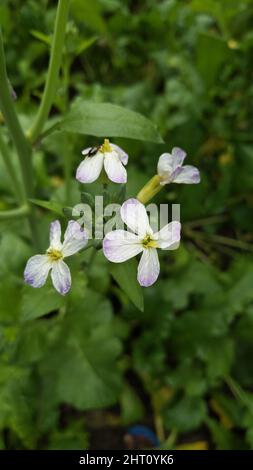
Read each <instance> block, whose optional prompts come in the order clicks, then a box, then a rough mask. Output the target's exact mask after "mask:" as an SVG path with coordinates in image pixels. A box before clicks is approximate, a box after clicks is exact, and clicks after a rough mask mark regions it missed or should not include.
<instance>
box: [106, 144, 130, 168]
mask: <svg viewBox="0 0 253 470" xmlns="http://www.w3.org/2000/svg"><path fill="white" fill-rule="evenodd" d="M110 146H111V147H112V149H113V150H115V151H116V152H117V154H118V155H119V158H120V161H121V162H122V163H123V165H127V163H128V154H127V153H126V152H125V151H124V150H123V149H122V148H121V147H119V146H118V145H115V144H110Z"/></svg>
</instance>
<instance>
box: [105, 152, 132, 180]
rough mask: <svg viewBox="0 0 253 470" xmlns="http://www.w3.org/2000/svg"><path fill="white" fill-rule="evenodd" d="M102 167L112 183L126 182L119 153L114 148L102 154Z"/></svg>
mask: <svg viewBox="0 0 253 470" xmlns="http://www.w3.org/2000/svg"><path fill="white" fill-rule="evenodd" d="M104 167H105V171H106V174H107V176H108V178H109V179H110V180H111V181H113V182H114V183H126V182H127V172H126V169H125V168H124V166H123V164H122V163H121V160H120V158H119V155H118V154H117V152H115V150H113V151H112V152H106V153H105V156H104Z"/></svg>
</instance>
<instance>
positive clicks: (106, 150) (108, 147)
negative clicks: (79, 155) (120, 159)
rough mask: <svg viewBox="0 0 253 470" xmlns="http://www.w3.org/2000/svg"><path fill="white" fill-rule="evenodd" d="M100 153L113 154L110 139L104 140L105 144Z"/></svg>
mask: <svg viewBox="0 0 253 470" xmlns="http://www.w3.org/2000/svg"><path fill="white" fill-rule="evenodd" d="M99 151H100V152H102V153H106V152H112V147H111V146H110V141H109V139H105V140H104V143H103V144H102V145H101V147H100V148H99Z"/></svg>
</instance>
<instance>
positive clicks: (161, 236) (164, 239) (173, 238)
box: [154, 222, 181, 250]
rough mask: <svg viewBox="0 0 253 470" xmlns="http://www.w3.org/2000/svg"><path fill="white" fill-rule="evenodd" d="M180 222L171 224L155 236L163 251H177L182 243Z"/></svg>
mask: <svg viewBox="0 0 253 470" xmlns="http://www.w3.org/2000/svg"><path fill="white" fill-rule="evenodd" d="M180 231H181V224H180V222H171V223H170V224H167V225H165V226H164V227H163V228H162V229H161V230H160V231H159V232H157V233H155V234H154V239H155V240H157V244H158V247H159V248H161V249H162V250H175V249H176V248H178V246H179V243H180Z"/></svg>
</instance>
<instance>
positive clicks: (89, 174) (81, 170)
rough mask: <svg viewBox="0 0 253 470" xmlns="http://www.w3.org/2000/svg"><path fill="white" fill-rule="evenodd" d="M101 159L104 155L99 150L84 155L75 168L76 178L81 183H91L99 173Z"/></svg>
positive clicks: (101, 166)
mask: <svg viewBox="0 0 253 470" xmlns="http://www.w3.org/2000/svg"><path fill="white" fill-rule="evenodd" d="M103 161H104V155H103V154H102V153H101V152H97V153H96V154H95V155H92V156H91V157H86V158H85V159H84V160H83V161H82V162H81V163H80V165H79V167H78V168H77V170H76V179H77V180H78V181H80V182H81V183H93V182H94V181H96V179H97V178H98V177H99V175H100V173H101V170H102V168H103Z"/></svg>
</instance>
